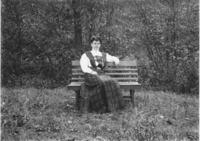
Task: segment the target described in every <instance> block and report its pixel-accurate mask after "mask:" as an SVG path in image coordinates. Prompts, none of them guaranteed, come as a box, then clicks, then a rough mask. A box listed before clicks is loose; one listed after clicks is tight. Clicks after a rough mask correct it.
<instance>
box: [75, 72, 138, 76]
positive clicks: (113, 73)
mask: <svg viewBox="0 0 200 141" xmlns="http://www.w3.org/2000/svg"><path fill="white" fill-rule="evenodd" d="M105 74H107V75H110V76H113V75H114V76H118V75H120V76H121V75H122V76H127V75H128V76H133V75H134V76H138V73H135V72H134V73H130V72H128V73H116V72H107V73H105ZM72 75H73V76H83V75H84V73H82V72H73V73H72Z"/></svg>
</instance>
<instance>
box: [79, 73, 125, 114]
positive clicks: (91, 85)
mask: <svg viewBox="0 0 200 141" xmlns="http://www.w3.org/2000/svg"><path fill="white" fill-rule="evenodd" d="M123 107H124V102H123V97H122V92H121V89H120V86H119V84H118V83H117V82H116V81H114V80H113V79H112V78H111V77H109V76H106V75H98V76H97V75H92V74H88V73H87V74H85V83H83V84H82V85H81V90H80V110H81V111H82V112H97V113H105V112H113V111H117V110H119V109H122V108H123Z"/></svg>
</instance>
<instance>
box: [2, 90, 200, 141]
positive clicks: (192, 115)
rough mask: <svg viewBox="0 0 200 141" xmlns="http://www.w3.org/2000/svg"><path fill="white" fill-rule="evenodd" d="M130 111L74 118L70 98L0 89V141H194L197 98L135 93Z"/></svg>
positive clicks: (64, 92)
mask: <svg viewBox="0 0 200 141" xmlns="http://www.w3.org/2000/svg"><path fill="white" fill-rule="evenodd" d="M135 101H136V103H135V108H134V109H133V108H132V107H130V106H129V104H128V101H127V107H126V109H125V110H123V111H120V112H116V113H105V114H95V113H91V114H90V113H88V114H83V115H80V113H79V112H78V111H77V110H76V109H75V94H74V93H73V92H72V91H68V90H66V89H65V88H59V89H51V90H50V89H35V88H28V89H27V88H26V89H5V88H3V89H2V101H1V102H2V103H1V105H2V110H1V114H2V117H1V119H2V120H1V131H2V134H1V135H2V136H1V137H2V138H1V140H2V141H12V140H75V141H84V140H89V141H94V140H106V141H109V140H110V141H112V140H138V141H146V140H148V141H157V140H159V141H166V140H174V141H175V140H185V141H189V140H194V141H197V140H198V138H199V137H198V122H199V119H198V98H197V97H196V96H193V97H192V96H190V97H189V96H186V95H185V96H183V95H176V94H174V93H169V92H161V91H157V92H152V91H140V92H137V93H136V95H135Z"/></svg>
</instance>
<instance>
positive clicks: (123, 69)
mask: <svg viewBox="0 0 200 141" xmlns="http://www.w3.org/2000/svg"><path fill="white" fill-rule="evenodd" d="M137 70H138V69H132V68H107V69H106V70H105V71H106V72H110V71H114V72H118V71H125V72H127V71H130V72H137ZM74 71H75V72H82V70H81V68H72V72H74Z"/></svg>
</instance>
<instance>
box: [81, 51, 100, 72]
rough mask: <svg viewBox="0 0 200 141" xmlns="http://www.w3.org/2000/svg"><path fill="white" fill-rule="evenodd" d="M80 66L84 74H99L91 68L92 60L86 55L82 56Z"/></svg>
mask: <svg viewBox="0 0 200 141" xmlns="http://www.w3.org/2000/svg"><path fill="white" fill-rule="evenodd" d="M80 66H81V69H82V71H83V72H84V73H90V74H97V72H96V71H93V70H92V69H91V68H90V66H91V64H90V60H89V58H88V57H87V55H86V54H85V53H84V54H83V55H82V56H81V59H80Z"/></svg>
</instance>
